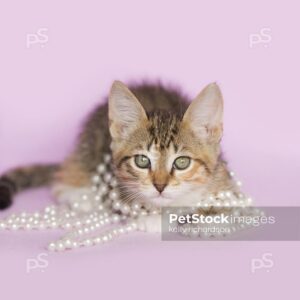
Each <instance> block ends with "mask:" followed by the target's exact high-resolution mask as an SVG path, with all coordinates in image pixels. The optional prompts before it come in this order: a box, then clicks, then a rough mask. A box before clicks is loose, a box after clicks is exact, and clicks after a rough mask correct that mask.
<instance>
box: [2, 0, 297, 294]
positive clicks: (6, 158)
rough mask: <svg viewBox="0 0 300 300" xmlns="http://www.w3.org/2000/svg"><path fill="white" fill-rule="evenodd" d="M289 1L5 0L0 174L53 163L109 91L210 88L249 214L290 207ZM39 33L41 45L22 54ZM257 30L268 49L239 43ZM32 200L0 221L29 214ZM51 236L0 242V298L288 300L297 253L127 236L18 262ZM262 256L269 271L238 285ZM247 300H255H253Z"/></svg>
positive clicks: (266, 245) (15, 236) (38, 197)
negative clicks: (136, 85)
mask: <svg viewBox="0 0 300 300" xmlns="http://www.w3.org/2000/svg"><path fill="white" fill-rule="evenodd" d="M299 8H300V7H299V3H297V1H276V3H275V1H258V0H255V1H174V0H173V1H169V0H168V1H158V0H152V1H147V2H146V1H131V0H130V1H115V0H113V1H76V2H75V1H69V0H68V1H50V0H47V1H33V0H28V1H20V0H19V1H13V0H12V1H6V3H4V2H3V1H2V3H1V4H0V25H1V26H0V36H1V55H0V82H1V85H0V173H1V172H3V171H4V170H6V169H7V168H9V167H12V166H16V165H19V164H22V165H23V164H27V163H31V162H40V161H44V162H46V161H61V160H62V159H63V158H64V157H65V156H66V154H67V153H68V152H69V151H70V150H71V149H72V145H73V142H74V139H75V137H76V134H77V132H78V129H79V128H80V123H81V122H82V120H83V119H84V118H85V116H86V114H87V113H88V112H89V111H90V110H91V109H92V108H93V107H94V106H95V104H97V103H99V101H101V99H103V97H104V96H105V95H106V94H107V92H108V89H109V87H110V85H111V83H112V81H113V80H114V79H120V80H123V81H125V82H128V81H131V80H134V81H137V80H139V79H141V78H148V79H162V80H163V81H164V82H166V83H175V84H178V85H180V86H182V88H183V90H184V91H186V92H187V93H188V94H189V95H190V96H191V97H193V96H195V95H196V94H197V93H198V92H199V91H200V90H201V89H202V88H203V87H204V86H205V85H206V84H208V83H209V82H211V81H217V82H218V83H219V84H220V86H221V88H222V90H223V94H224V99H225V124H224V125H225V134H224V140H223V145H224V152H225V155H226V157H227V159H228V160H229V162H230V166H231V167H232V169H234V170H235V172H236V173H237V174H238V176H239V177H240V178H241V180H242V181H243V182H244V189H245V191H247V192H248V193H249V194H251V195H252V196H253V197H254V199H255V203H256V204H257V205H259V206H262V205H292V206H295V205H298V204H299V198H298V195H297V193H298V190H299V189H298V178H299V171H300V168H299V167H300V158H299V153H300V142H299V140H300V139H299V138H300V134H299V109H300V105H299V96H300V92H299V67H300V65H299V53H300V41H299V25H300V24H299V23H300V21H299ZM40 28H47V30H48V31H47V35H48V39H49V40H48V42H47V43H46V44H45V45H43V46H42V44H34V45H31V46H30V47H29V48H27V47H26V38H27V34H34V33H36V32H37V31H38V29H40ZM262 28H269V29H270V35H271V37H272V39H271V41H270V42H269V43H260V44H255V45H254V46H253V47H252V48H251V47H250V45H249V35H251V34H256V33H259V31H260V30H261V29H262ZM49 202H50V194H49V192H48V191H47V190H46V189H42V190H37V191H32V192H26V193H24V194H22V195H19V196H18V197H17V199H16V203H15V205H14V206H13V207H12V208H11V209H10V210H9V211H7V212H5V213H3V212H2V213H0V217H2V216H5V215H6V214H8V213H11V212H12V211H14V212H18V211H20V210H23V209H25V210H28V211H29V210H33V209H36V208H42V207H44V206H45V205H46V204H47V203H49ZM58 236H59V233H58V232H47V233H45V232H44V233H36V232H34V233H21V232H20V233H10V232H1V233H0V279H1V289H0V297H1V298H7V297H9V298H10V299H19V298H20V297H24V296H26V297H30V299H41V297H42V299H53V297H54V296H59V297H60V299H61V298H63V297H65V298H66V297H68V298H71V297H73V298H75V299H81V298H83V297H84V298H88V297H91V299H95V298H96V297H99V298H101V299H107V298H108V297H109V298H116V297H118V298H119V299H120V298H121V299H122V298H128V299H129V298H130V299H153V298H157V297H165V298H167V299H189V298H192V299H196V298H197V299H201V298H209V299H211V298H226V299H227V298H230V299H235V298H239V299H254V297H257V298H258V297H259V299H263V298H264V299H271V298H275V299H282V298H283V297H284V298H286V299H296V292H297V293H298V294H299V292H298V288H297V285H298V284H299V283H298V281H299V249H300V247H299V243H298V242H297V243H296V242H294V243H292V242H242V243H240V242H219V243H217V242H216V243H200V242H161V241H160V237H159V236H151V235H144V234H137V235H133V236H130V237H126V238H123V239H121V240H118V241H116V242H114V243H112V244H108V245H106V246H103V247H98V248H92V249H87V250H79V251H75V252H72V253H70V252H68V253H61V254H49V256H48V261H49V266H48V267H47V268H46V269H43V270H42V269H36V270H32V272H30V273H29V274H28V273H26V260H27V259H29V258H35V257H36V256H37V255H38V254H39V253H43V252H46V251H45V249H44V248H43V246H44V245H46V244H47V243H48V242H49V241H51V240H53V239H55V238H56V237H58ZM264 253H271V254H272V259H273V262H274V266H273V267H272V268H270V269H266V268H265V269H260V270H257V271H256V272H255V273H251V260H252V259H254V258H261V257H262V255H263V254H264ZM257 298H256V299H257Z"/></svg>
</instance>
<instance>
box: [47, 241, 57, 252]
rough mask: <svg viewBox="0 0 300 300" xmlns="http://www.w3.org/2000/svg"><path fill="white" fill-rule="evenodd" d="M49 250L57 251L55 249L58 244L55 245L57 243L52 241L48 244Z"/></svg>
mask: <svg viewBox="0 0 300 300" xmlns="http://www.w3.org/2000/svg"><path fill="white" fill-rule="evenodd" d="M48 250H49V251H55V250H56V245H55V243H50V244H49V245H48Z"/></svg>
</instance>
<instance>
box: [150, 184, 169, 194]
mask: <svg viewBox="0 0 300 300" xmlns="http://www.w3.org/2000/svg"><path fill="white" fill-rule="evenodd" d="M153 185H154V186H155V188H156V189H157V190H158V191H159V192H160V193H162V192H163V190H164V189H165V187H166V186H167V185H166V184H165V183H163V184H160V183H153Z"/></svg>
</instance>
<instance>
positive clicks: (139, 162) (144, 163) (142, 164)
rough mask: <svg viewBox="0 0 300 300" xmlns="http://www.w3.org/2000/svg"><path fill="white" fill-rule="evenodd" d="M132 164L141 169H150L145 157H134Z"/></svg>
mask: <svg viewBox="0 0 300 300" xmlns="http://www.w3.org/2000/svg"><path fill="white" fill-rule="evenodd" d="M134 162H135V164H136V165H137V166H138V167H139V168H141V169H147V168H149V167H150V159H149V158H148V157H147V156H145V155H136V156H135V157H134Z"/></svg>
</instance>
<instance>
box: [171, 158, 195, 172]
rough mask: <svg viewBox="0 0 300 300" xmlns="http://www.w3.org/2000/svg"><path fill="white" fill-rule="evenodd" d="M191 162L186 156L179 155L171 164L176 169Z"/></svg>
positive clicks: (185, 166)
mask: <svg viewBox="0 0 300 300" xmlns="http://www.w3.org/2000/svg"><path fill="white" fill-rule="evenodd" d="M190 164H191V159H190V158H189V157H187V156H180V157H178V158H176V159H175V160H174V163H173V166H174V168H175V169H177V170H184V169H187V168H188V167H189V166H190Z"/></svg>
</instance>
